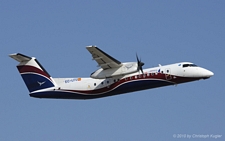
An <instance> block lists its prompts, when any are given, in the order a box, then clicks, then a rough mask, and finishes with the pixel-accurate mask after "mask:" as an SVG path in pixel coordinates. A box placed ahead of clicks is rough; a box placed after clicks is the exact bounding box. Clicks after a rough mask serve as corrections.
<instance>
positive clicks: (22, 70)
mask: <svg viewBox="0 0 225 141" xmlns="http://www.w3.org/2000/svg"><path fill="white" fill-rule="evenodd" d="M17 68H18V70H19V72H20V73H26V72H33V73H37V74H41V75H44V76H45V77H47V78H50V76H49V75H48V74H47V73H45V72H44V71H42V70H40V69H38V68H36V67H33V66H27V65H26V66H25V65H24V66H17Z"/></svg>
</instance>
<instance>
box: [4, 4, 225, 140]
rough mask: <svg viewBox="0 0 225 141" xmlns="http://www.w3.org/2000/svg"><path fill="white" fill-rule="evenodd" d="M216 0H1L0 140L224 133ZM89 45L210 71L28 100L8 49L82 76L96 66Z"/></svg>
mask: <svg viewBox="0 0 225 141" xmlns="http://www.w3.org/2000/svg"><path fill="white" fill-rule="evenodd" d="M224 7H225V2H224V1H207V0H205V1H202V0H200V1H195V0H190V1H160V2H159V1H66V0H64V1H57V0H56V1H52V2H50V1H48V2H46V1H43V0H40V1H28V0H27V1H24V0H21V1H5V0H2V1H0V25H1V26H0V46H1V52H0V60H1V64H2V69H1V71H2V73H1V89H2V92H1V99H0V118H1V120H0V140H5V141H11V140H24V141H26V140H27V141H28V140H32V141H40V140H55V141H61V140H82V141H86V140H96V141H99V140H112V141H114V140H130V141H132V140H133V141H136V140H159V141H160V140H178V139H176V138H174V137H173V135H174V134H175V135H177V134H189V135H193V134H200V135H202V134H204V135H207V134H209V135H211V134H214V135H216V134H218V135H222V137H221V138H218V139H217V140H224V137H225V118H224V117H225V108H224V107H225V104H224V103H225V102H224V100H225V96H224V94H225V93H224V92H225V90H224V87H225V85H224V82H223V81H224V79H223V78H224V75H223V72H224V70H225V66H224V61H225V58H224V53H225V48H224V47H225V40H224V39H225V28H224V25H225V14H224V13H225V9H224ZM88 45H97V46H98V47H99V48H101V49H102V50H104V51H105V52H107V53H108V54H110V55H112V56H113V57H115V58H116V59H118V60H120V61H121V62H126V61H136V58H135V54H136V52H137V53H138V55H139V56H140V57H141V59H142V61H143V62H144V63H145V66H144V68H148V67H153V66H157V65H158V64H159V63H160V64H162V65H165V64H170V63H176V62H181V61H190V62H193V63H195V64H197V65H199V66H202V67H204V68H207V69H209V70H211V71H213V72H214V73H215V75H214V76H213V77H212V78H210V79H207V80H201V81H196V82H191V83H186V84H181V85H178V86H176V87H175V86H168V87H163V88H157V89H151V90H145V91H139V92H133V93H129V94H123V95H118V96H112V97H106V98H101V99H95V100H84V101H83V100H54V99H35V98H30V97H29V95H28V90H27V89H26V87H25V85H24V83H23V81H22V79H21V76H20V75H19V73H18V71H17V69H16V67H15V66H16V65H17V62H15V61H14V60H12V59H11V58H9V57H8V54H11V53H17V52H20V53H23V54H26V55H29V56H35V57H36V58H38V60H39V62H41V64H42V65H43V66H44V67H45V69H46V70H47V71H48V72H49V73H50V74H51V75H52V76H53V77H88V76H89V75H90V73H92V72H93V71H94V70H96V69H97V67H96V66H97V63H96V62H94V61H92V60H91V55H90V54H89V52H88V51H87V50H86V49H85V46H88ZM190 140H195V141H196V140H202V139H199V138H191V139H190ZM208 140H213V139H212V138H208Z"/></svg>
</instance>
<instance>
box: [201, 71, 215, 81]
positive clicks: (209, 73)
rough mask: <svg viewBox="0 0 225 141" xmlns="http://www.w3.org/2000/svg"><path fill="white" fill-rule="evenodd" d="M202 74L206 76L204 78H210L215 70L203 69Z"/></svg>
mask: <svg viewBox="0 0 225 141" xmlns="http://www.w3.org/2000/svg"><path fill="white" fill-rule="evenodd" d="M202 75H203V77H204V79H207V78H210V77H211V76H213V75H214V73H213V72H211V71H210V70H207V69H204V71H202Z"/></svg>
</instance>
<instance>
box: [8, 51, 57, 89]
mask: <svg viewBox="0 0 225 141" xmlns="http://www.w3.org/2000/svg"><path fill="white" fill-rule="evenodd" d="M9 56H10V57H11V58H13V59H15V60H17V61H18V62H20V64H19V65H17V68H18V70H19V72H20V74H21V76H22V78H23V80H24V82H25V84H26V86H27V88H28V90H29V92H30V93H32V92H34V91H38V90H42V89H47V88H51V87H52V88H54V87H55V86H56V85H55V82H54V80H53V79H52V77H51V76H50V75H49V73H48V72H47V71H46V70H45V69H44V67H42V65H41V64H40V63H39V62H38V61H37V59H36V58H34V57H29V56H26V55H23V54H20V53H16V54H10V55H9Z"/></svg>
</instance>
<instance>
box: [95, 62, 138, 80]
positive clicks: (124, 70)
mask: <svg viewBox="0 0 225 141" xmlns="http://www.w3.org/2000/svg"><path fill="white" fill-rule="evenodd" d="M137 68H138V65H137V62H129V63H122V66H121V67H119V68H111V69H106V70H103V69H102V68H101V69H98V70H97V71H95V72H93V73H92V74H91V78H95V79H104V78H109V77H114V76H119V75H126V74H130V73H135V72H137V71H138V70H137Z"/></svg>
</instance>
